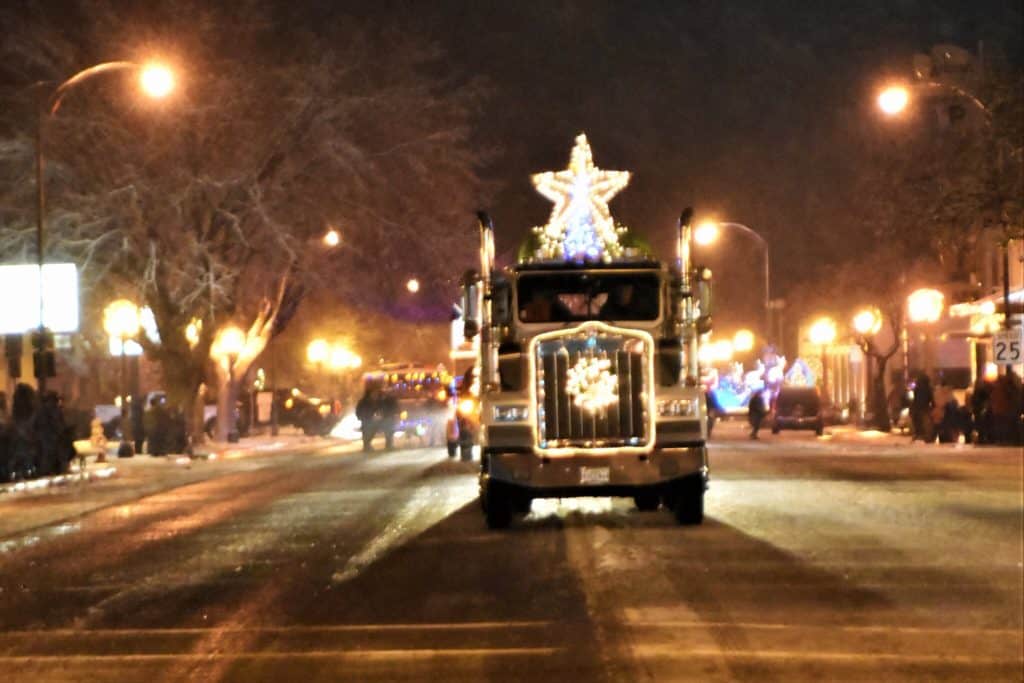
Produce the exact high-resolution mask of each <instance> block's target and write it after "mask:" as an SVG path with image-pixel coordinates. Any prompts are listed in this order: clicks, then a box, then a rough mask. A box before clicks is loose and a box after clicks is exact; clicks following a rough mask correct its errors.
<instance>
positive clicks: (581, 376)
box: [565, 356, 619, 412]
mask: <svg viewBox="0 0 1024 683" xmlns="http://www.w3.org/2000/svg"><path fill="white" fill-rule="evenodd" d="M611 366H612V364H611V361H609V360H608V359H607V358H594V357H593V356H591V357H589V358H580V359H579V360H578V361H576V365H574V366H572V367H571V368H569V371H568V372H567V373H566V383H565V384H566V385H565V390H566V392H568V394H569V395H570V396H572V401H573V403H574V404H575V405H576V406H578V407H580V408H582V409H584V410H589V411H591V412H596V411H598V410H603V409H605V408H607V407H608V406H610V405H612V404H613V403H615V402H617V401H618V400H619V378H618V376H617V375H614V374H612V373H611V372H609V371H608V369H609V368H610V367H611Z"/></svg>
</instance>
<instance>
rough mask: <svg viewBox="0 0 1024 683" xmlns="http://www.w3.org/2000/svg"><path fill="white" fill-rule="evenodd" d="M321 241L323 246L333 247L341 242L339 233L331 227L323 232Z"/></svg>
mask: <svg viewBox="0 0 1024 683" xmlns="http://www.w3.org/2000/svg"><path fill="white" fill-rule="evenodd" d="M323 242H324V246H325V247H329V248H332V249H333V248H334V247H336V246H338V245H339V244H341V233H339V232H338V231H337V230H335V229H334V228H331V229H330V230H328V231H327V232H325V233H324V237H323Z"/></svg>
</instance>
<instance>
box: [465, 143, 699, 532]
mask: <svg viewBox="0 0 1024 683" xmlns="http://www.w3.org/2000/svg"><path fill="white" fill-rule="evenodd" d="M601 173H606V174H614V173H620V174H621V173H624V172H601V171H600V170H599V169H596V168H595V167H593V165H592V161H591V159H590V152H589V146H587V144H586V139H585V136H582V135H581V136H580V137H578V138H577V147H576V148H575V149H574V151H573V158H572V160H571V165H570V171H567V172H562V174H563V175H565V174H569V175H568V176H567V177H568V178H569V179H570V180H572V179H573V178H575V180H572V182H568V181H567V182H566V183H564V186H565V188H566V189H565V192H566V193H567V197H566V199H565V201H563V202H558V201H556V211H555V212H553V214H552V220H551V221H550V222H549V224H548V226H544V227H542V228H535V229H534V232H533V238H531V240H529V241H528V243H527V244H526V245H524V248H522V249H521V250H520V258H519V259H518V261H517V263H515V264H514V265H511V266H509V267H505V268H502V269H497V268H495V265H494V234H493V227H492V224H491V220H490V218H489V217H488V216H487V215H486V214H484V213H480V214H479V215H478V219H479V227H480V269H479V271H476V270H473V271H468V272H467V273H466V274H465V275H464V276H463V279H462V302H461V310H462V311H463V314H464V318H465V319H464V323H463V329H464V334H465V338H466V339H467V340H474V341H475V342H478V343H475V344H474V345H473V346H474V348H476V349H477V360H476V364H475V370H476V372H478V383H479V400H478V405H479V415H478V420H479V425H480V427H479V433H478V439H479V446H480V451H481V468H480V480H479V481H480V501H481V504H482V507H483V511H484V515H485V518H486V521H487V524H488V525H489V526H490V527H492V528H501V527H505V526H507V525H508V524H509V523H510V522H511V520H512V518H513V517H514V516H515V514H517V513H520V514H522V513H525V512H528V511H529V508H530V503H531V501H532V500H533V499H534V498H565V497H573V496H627V497H632V498H633V500H634V502H635V504H636V506H637V507H638V508H640V509H641V510H653V509H656V508H658V507H659V506H660V505H665V506H666V507H667V508H669V509H670V510H672V512H673V513H674V514H675V516H676V518H677V520H678V521H679V522H680V523H682V524H699V523H700V522H701V521H702V520H703V515H704V491H705V488H706V485H707V481H708V460H707V450H706V445H705V444H706V440H707V423H706V404H705V399H704V391H703V388H702V386H701V384H700V382H699V376H700V372H699V368H698V364H697V358H698V353H697V352H698V349H697V345H698V343H699V339H700V336H701V334H703V333H705V332H707V331H709V330H710V324H711V318H710V271H707V269H703V268H700V267H694V266H693V265H692V264H691V263H690V257H689V253H690V237H691V231H690V219H691V217H692V211H691V210H689V209H687V210H686V211H684V212H683V214H682V216H681V218H680V221H679V225H678V229H677V234H676V244H677V258H676V259H675V261H674V263H666V262H664V261H660V260H657V259H655V258H653V257H652V255H651V253H650V250H649V249H647V248H646V247H644V246H643V245H642V243H641V242H639V241H637V240H632V239H631V238H630V236H629V234H628V233H627V231H626V229H625V228H624V227H622V226H616V227H614V229H610V228H609V227H608V225H609V223H608V222H607V220H606V219H608V215H607V213H606V212H604V211H599V210H595V209H594V207H595V206H597V207H598V209H600V206H599V205H598V204H597V203H596V202H595V201H594V197H593V196H591V197H590V198H589V201H588V202H587V203H585V205H584V203H583V202H580V201H578V200H579V199H580V197H579V195H580V193H582V192H584V191H587V189H586V188H587V183H586V182H582V181H580V180H579V178H580V177H582V178H583V180H584V181H587V182H589V181H590V179H594V184H593V185H592V187H596V186H597V183H600V182H603V180H602V179H607V178H606V177H605V176H601V175H600V174H601ZM584 174H589V175H584ZM609 177H612V178H614V176H609ZM548 181H550V177H549V174H542V175H540V176H535V184H537V185H538V189H540V188H541V184H542V183H545V182H548ZM623 184H624V183H623ZM581 187H582V188H583V189H581ZM546 196H547V195H546ZM574 202H576V203H579V204H581V205H584V206H585V208H584V209H582V210H581V211H580V212H579V213H578V214H577V215H576V216H575V217H573V216H570V218H569V221H570V222H571V224H569V222H567V221H566V219H565V218H564V216H562V215H561V214H558V210H559V209H558V208H557V207H558V206H559V205H561V206H563V207H565V206H570V207H571V206H572V205H573V203H574ZM587 211H590V214H589V215H588V214H587ZM602 221H604V223H602ZM587 229H589V230H590V231H591V232H590V233H589V234H588V233H587V232H586V230H587ZM559 240H561V241H559ZM478 335H479V339H475V338H476V337H477V336H478Z"/></svg>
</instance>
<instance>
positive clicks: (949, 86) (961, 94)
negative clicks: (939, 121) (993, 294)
mask: <svg viewBox="0 0 1024 683" xmlns="http://www.w3.org/2000/svg"><path fill="white" fill-rule="evenodd" d="M913 89H914V90H931V91H935V92H945V93H947V94H952V95H954V96H955V97H958V98H960V99H963V100H966V101H968V102H970V103H971V105H972V106H974V107H975V108H976V109H977V110H978V111H979V112H981V114H982V116H983V119H984V121H985V127H986V128H987V129H988V131H989V132H990V133H991V132H993V128H994V125H993V120H992V119H993V116H992V110H991V109H989V107H987V106H986V105H985V103H984V102H982V101H981V99H980V98H979V97H978V96H977V95H975V94H974V93H972V92H970V91H968V90H965V89H964V88H961V87H960V86H958V85H954V84H953V83H945V82H941V81H934V80H930V79H925V80H919V81H916V82H915V83H914V85H913ZM910 101H911V89H910V88H908V87H906V86H902V85H894V86H890V87H888V88H886V89H884V90H883V91H882V92H881V93H880V94H879V96H878V106H879V108H880V109H881V110H882V111H883V112H884V113H885V114H886V115H887V116H890V117H893V116H896V115H899V114H901V113H902V112H903V111H904V110H905V109H906V107H907V105H908V104H910ZM995 137H996V146H997V154H996V173H997V176H1000V177H1001V176H1002V175H1003V161H1004V148H1005V151H1006V152H1007V153H1008V154H1009V156H1010V158H1013V157H1017V158H1018V159H1019V160H1020V164H1021V167H1020V173H1021V175H1024V146H1020V147H1016V148H1014V146H1013V143H1011V142H1009V141H1008V140H1007V139H1006V138H1005V137H999V136H995ZM1010 241H1012V240H1010V239H1009V238H1006V239H1004V240H1001V241H1000V244H999V246H1000V250H1001V251H1002V255H1003V282H1002V285H1003V328H1004V329H1010V327H1011V326H1012V321H1011V317H1010V244H1009V243H1010ZM1006 371H1007V372H1010V366H1009V365H1007V366H1006Z"/></svg>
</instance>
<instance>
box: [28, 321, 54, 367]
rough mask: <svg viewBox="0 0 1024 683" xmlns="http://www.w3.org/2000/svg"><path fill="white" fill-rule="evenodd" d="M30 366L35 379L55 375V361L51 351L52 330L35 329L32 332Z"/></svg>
mask: <svg viewBox="0 0 1024 683" xmlns="http://www.w3.org/2000/svg"><path fill="white" fill-rule="evenodd" d="M32 366H33V368H34V373H33V374H35V376H36V379H46V378H49V377H56V376H57V361H56V357H55V356H54V352H53V332H51V331H50V330H37V331H35V332H33V333H32Z"/></svg>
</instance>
